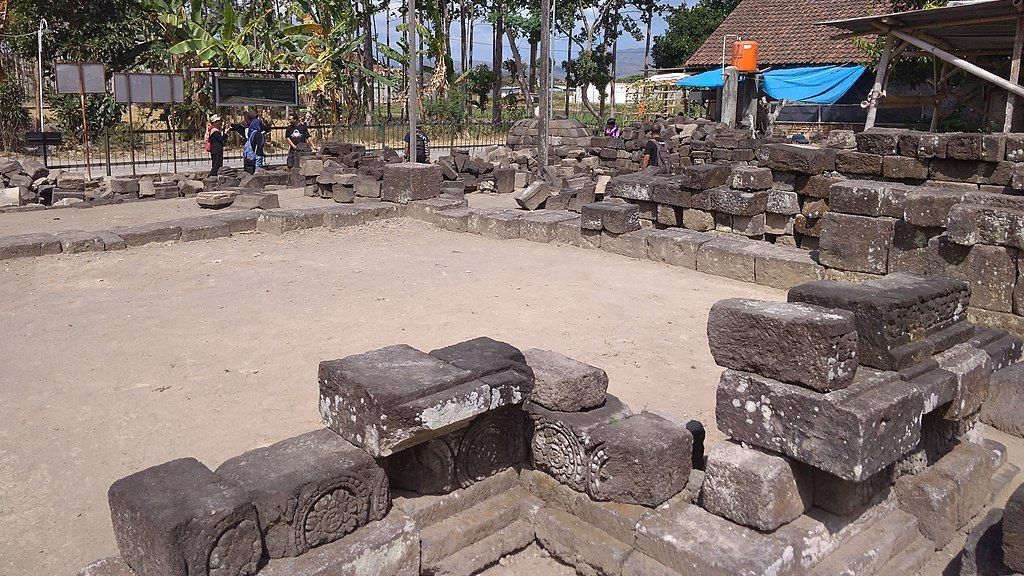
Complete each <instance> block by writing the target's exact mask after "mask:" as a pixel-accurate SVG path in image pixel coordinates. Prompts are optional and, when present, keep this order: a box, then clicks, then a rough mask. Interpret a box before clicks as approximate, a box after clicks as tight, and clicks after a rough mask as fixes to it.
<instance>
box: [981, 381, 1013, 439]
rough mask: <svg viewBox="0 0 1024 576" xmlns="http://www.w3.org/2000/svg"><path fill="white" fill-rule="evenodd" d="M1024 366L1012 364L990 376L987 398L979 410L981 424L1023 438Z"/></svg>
mask: <svg viewBox="0 0 1024 576" xmlns="http://www.w3.org/2000/svg"><path fill="white" fill-rule="evenodd" d="M1021 406H1024V364H1014V365H1012V366H1009V367H1007V368H1003V369H1002V370H998V371H996V372H995V373H993V374H992V381H991V384H990V386H989V397H988V400H986V401H985V404H984V405H983V406H982V409H981V420H982V422H984V423H986V424H988V425H989V426H993V427H995V428H997V429H999V430H1002V431H1003V432H1006V433H1008V434H1012V435H1014V436H1017V437H1018V438H1024V410H1021V409H1020V407H1021Z"/></svg>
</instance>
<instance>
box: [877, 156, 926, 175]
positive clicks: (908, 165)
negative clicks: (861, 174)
mask: <svg viewBox="0 0 1024 576" xmlns="http://www.w3.org/2000/svg"><path fill="white" fill-rule="evenodd" d="M882 176H883V177H885V178H889V179H892V180H927V179H928V161H926V160H919V159H917V158H908V157H906V156H886V157H884V158H883V159H882Z"/></svg>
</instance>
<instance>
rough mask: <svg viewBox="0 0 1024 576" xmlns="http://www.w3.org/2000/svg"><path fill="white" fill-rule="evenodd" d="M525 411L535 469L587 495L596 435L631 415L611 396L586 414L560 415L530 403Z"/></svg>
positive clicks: (627, 408) (566, 413)
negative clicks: (596, 432)
mask: <svg viewBox="0 0 1024 576" xmlns="http://www.w3.org/2000/svg"><path fill="white" fill-rule="evenodd" d="M523 408H524V409H525V410H526V412H527V414H529V416H530V418H531V420H532V421H533V441H532V444H531V461H532V463H533V466H534V468H536V469H537V470H540V471H542V472H545V473H547V474H549V475H551V476H552V477H553V478H555V479H556V480H558V481H559V482H561V483H562V484H565V485H566V486H568V487H570V488H572V489H573V490H576V491H579V492H586V491H587V485H588V483H589V481H590V471H591V458H592V456H593V451H594V448H595V445H594V442H593V440H592V439H591V434H592V433H593V431H594V430H595V429H596V428H598V427H599V426H601V425H603V424H607V423H612V422H617V421H619V420H622V419H623V418H625V417H627V416H629V415H630V414H632V412H631V411H630V409H629V407H628V406H626V405H625V404H623V403H622V401H621V400H619V399H618V398H616V397H615V396H612V395H611V394H609V395H607V396H606V397H605V402H604V405H603V406H600V407H598V408H593V409H591V410H587V411H585V412H557V411H554V410H548V409H547V408H544V407H543V406H540V405H539V404H534V403H533V402H529V401H527V402H526V403H525V404H524V405H523Z"/></svg>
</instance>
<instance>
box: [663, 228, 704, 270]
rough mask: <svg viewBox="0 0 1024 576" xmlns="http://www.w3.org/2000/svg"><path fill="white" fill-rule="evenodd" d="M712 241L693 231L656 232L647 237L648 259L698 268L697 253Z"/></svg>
mask: <svg viewBox="0 0 1024 576" xmlns="http://www.w3.org/2000/svg"><path fill="white" fill-rule="evenodd" d="M709 240H711V238H710V237H709V236H708V235H706V234H701V233H699V232H694V231H691V230H678V229H671V230H654V231H652V232H651V233H650V234H648V235H647V249H648V257H649V258H650V259H651V260H654V261H656V262H664V263H666V264H671V265H673V266H682V267H684V268H689V269H690V270H695V269H696V268H697V251H698V250H699V249H700V247H701V245H702V244H704V243H705V242H707V241H709Z"/></svg>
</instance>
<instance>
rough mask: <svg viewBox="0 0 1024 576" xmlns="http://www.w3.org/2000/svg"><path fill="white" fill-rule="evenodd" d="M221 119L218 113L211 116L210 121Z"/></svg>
mask: <svg viewBox="0 0 1024 576" xmlns="http://www.w3.org/2000/svg"><path fill="white" fill-rule="evenodd" d="M220 120H221V118H220V116H218V115H216V114H214V115H213V116H210V122H220Z"/></svg>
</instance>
